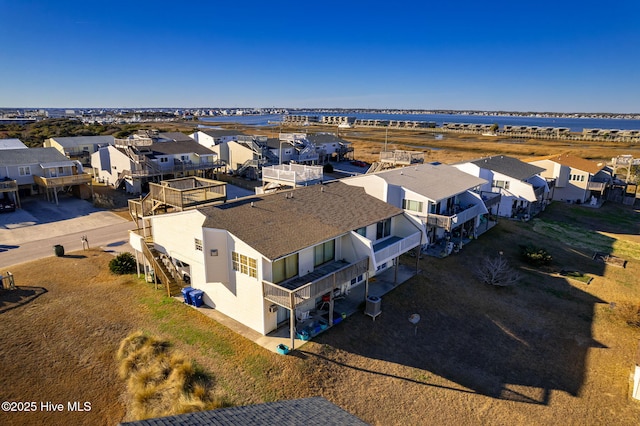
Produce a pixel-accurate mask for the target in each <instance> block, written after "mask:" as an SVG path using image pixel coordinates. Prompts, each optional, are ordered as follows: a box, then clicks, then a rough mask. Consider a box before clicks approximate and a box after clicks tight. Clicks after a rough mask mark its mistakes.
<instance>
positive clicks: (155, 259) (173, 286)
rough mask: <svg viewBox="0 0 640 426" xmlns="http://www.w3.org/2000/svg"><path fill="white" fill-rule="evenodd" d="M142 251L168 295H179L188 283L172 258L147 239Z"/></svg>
mask: <svg viewBox="0 0 640 426" xmlns="http://www.w3.org/2000/svg"><path fill="white" fill-rule="evenodd" d="M142 253H143V255H144V257H145V258H146V259H147V261H148V262H149V264H150V265H151V267H152V268H153V270H154V272H155V277H154V279H158V280H159V281H160V283H161V284H162V285H163V286H165V289H166V291H167V296H169V297H173V296H179V295H180V292H181V291H182V288H184V287H186V286H187V284H186V283H185V282H184V280H183V279H182V277H181V276H180V273H179V272H178V270H177V269H176V268H175V266H174V265H173V263H172V262H171V259H170V258H169V257H168V256H167V255H166V254H164V253H160V252H159V251H158V250H156V249H155V248H154V247H153V242H151V241H148V240H145V243H144V244H143V245H142Z"/></svg>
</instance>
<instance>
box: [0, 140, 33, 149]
mask: <svg viewBox="0 0 640 426" xmlns="http://www.w3.org/2000/svg"><path fill="white" fill-rule="evenodd" d="M24 148H27V146H26V145H25V144H23V143H22V141H21V140H20V139H14V138H12V139H0V149H24Z"/></svg>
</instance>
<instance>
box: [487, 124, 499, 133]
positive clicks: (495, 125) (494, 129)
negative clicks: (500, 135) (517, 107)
mask: <svg viewBox="0 0 640 426" xmlns="http://www.w3.org/2000/svg"><path fill="white" fill-rule="evenodd" d="M499 127H500V126H498V123H493V124H492V125H491V127H489V130H491V131H492V132H494V133H495V132H497V131H498V128H499Z"/></svg>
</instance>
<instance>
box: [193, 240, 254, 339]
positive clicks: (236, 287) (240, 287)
mask: <svg viewBox="0 0 640 426" xmlns="http://www.w3.org/2000/svg"><path fill="white" fill-rule="evenodd" d="M216 231H217V232H216ZM223 233H224V234H226V245H227V249H226V251H225V252H222V251H221V249H220V248H219V247H221V244H222V243H223V240H224V236H223V235H222V234H223ZM205 236H206V243H205V251H206V253H209V255H208V256H205V258H206V264H207V271H208V272H209V274H208V275H210V276H211V277H214V278H221V277H222V275H221V274H220V271H217V269H218V268H224V269H225V270H226V271H228V280H226V281H218V280H212V281H206V282H203V283H197V285H196V283H192V286H193V287H195V288H199V289H200V290H202V291H204V293H205V294H204V298H203V300H204V303H205V304H206V305H208V306H211V307H213V308H215V309H217V310H219V311H220V312H221V313H223V314H225V315H227V316H228V317H230V318H233V319H235V320H236V321H238V322H241V323H243V324H245V325H246V326H248V327H250V328H252V329H253V330H255V331H257V332H259V333H261V334H265V332H266V331H265V330H266V327H265V324H266V318H265V310H266V308H265V307H266V306H267V305H266V303H265V301H264V297H263V294H262V279H263V274H262V271H263V256H262V255H261V254H260V253H258V252H257V251H256V250H254V249H253V248H251V247H250V246H249V245H247V244H246V243H244V242H243V241H242V240H240V239H238V238H237V237H235V236H234V235H232V234H229V233H227V232H226V231H219V230H206V232H205ZM213 245H216V247H213ZM212 249H218V256H217V257H216V256H211V255H210V250H212ZM207 250H208V251H207ZM234 251H235V252H236V253H238V254H242V255H245V256H247V257H249V258H252V259H255V260H256V265H257V278H254V277H251V276H249V275H247V274H244V273H242V272H240V271H235V270H234V269H233V262H232V254H231V253H232V252H234Z"/></svg>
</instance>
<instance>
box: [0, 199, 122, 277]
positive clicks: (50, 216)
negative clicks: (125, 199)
mask: <svg viewBox="0 0 640 426" xmlns="http://www.w3.org/2000/svg"><path fill="white" fill-rule="evenodd" d="M134 228H135V224H134V223H133V222H131V221H127V220H125V219H123V218H121V217H119V216H117V215H115V214H113V213H111V212H109V211H105V210H100V209H96V208H94V207H93V206H92V205H91V204H90V203H88V202H86V201H82V200H76V199H65V200H61V202H60V205H58V206H55V204H53V205H52V204H51V203H47V202H46V201H43V200H29V202H28V203H23V209H18V210H16V212H13V213H3V214H2V215H0V273H1V272H4V270H5V269H7V268H8V267H10V266H12V265H16V264H19V263H24V262H29V261H32V260H36V259H40V258H43V257H48V256H54V255H55V254H54V250H53V246H54V245H56V244H59V245H62V246H63V247H64V250H65V253H70V252H73V251H78V250H82V249H83V247H82V236H84V235H86V236H87V240H88V242H89V247H91V248H95V247H101V248H102V249H103V250H106V251H112V252H114V253H120V252H123V251H131V247H130V246H129V230H130V229H134Z"/></svg>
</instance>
